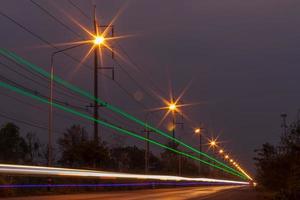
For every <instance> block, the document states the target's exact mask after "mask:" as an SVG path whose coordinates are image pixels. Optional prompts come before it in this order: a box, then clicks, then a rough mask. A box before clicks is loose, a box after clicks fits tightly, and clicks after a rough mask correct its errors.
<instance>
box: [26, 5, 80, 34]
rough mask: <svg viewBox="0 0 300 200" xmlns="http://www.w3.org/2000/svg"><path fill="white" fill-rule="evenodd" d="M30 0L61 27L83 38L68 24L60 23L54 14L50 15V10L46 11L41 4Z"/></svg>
mask: <svg viewBox="0 0 300 200" xmlns="http://www.w3.org/2000/svg"><path fill="white" fill-rule="evenodd" d="M30 1H31V3H33V4H34V5H36V6H37V7H38V8H40V9H41V10H42V11H44V12H45V13H47V15H49V16H50V17H51V18H52V19H54V20H55V21H56V22H57V23H59V24H60V25H62V26H63V27H65V28H66V29H67V30H69V31H70V32H72V33H73V34H75V35H76V36H77V37H80V38H83V37H82V35H80V34H78V33H77V32H76V31H74V30H73V29H72V28H70V27H69V26H67V25H66V24H65V23H62V22H61V20H59V19H58V18H57V17H55V16H54V15H52V14H51V13H50V12H48V10H47V9H45V8H44V7H43V6H41V5H40V4H38V3H37V2H35V1H33V0H30Z"/></svg>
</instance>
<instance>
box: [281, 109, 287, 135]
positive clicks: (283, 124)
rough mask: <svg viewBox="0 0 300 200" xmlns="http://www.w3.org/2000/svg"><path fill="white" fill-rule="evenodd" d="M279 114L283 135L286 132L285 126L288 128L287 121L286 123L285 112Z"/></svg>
mask: <svg viewBox="0 0 300 200" xmlns="http://www.w3.org/2000/svg"><path fill="white" fill-rule="evenodd" d="M280 116H281V118H282V123H281V128H282V133H283V136H285V135H286V134H287V128H288V126H287V123H286V117H287V114H285V113H283V114H281V115H280Z"/></svg>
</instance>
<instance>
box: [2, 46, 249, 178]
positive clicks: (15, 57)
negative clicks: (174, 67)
mask: <svg viewBox="0 0 300 200" xmlns="http://www.w3.org/2000/svg"><path fill="white" fill-rule="evenodd" d="M0 53H1V54H2V55H4V56H5V57H8V58H10V59H12V60H14V61H16V62H18V63H19V64H21V65H26V66H27V67H29V68H30V69H31V70H34V71H36V72H38V73H39V74H41V75H43V76H45V77H47V78H50V77H51V75H50V73H49V72H47V71H45V70H43V69H42V68H40V67H38V66H36V65H34V64H32V63H30V62H28V61H27V60H25V59H23V58H21V57H20V56H18V55H16V54H15V53H13V52H11V51H9V50H6V49H3V48H0ZM53 80H54V81H55V82H57V83H59V84H61V85H63V86H65V87H66V88H69V89H71V90H73V91H74V92H76V93H78V94H80V95H82V96H84V97H87V98H89V99H91V100H93V101H95V100H96V101H97V102H98V103H99V104H100V105H103V106H104V107H106V108H107V109H109V110H111V111H113V112H115V113H117V114H120V115H122V116H123V117H125V118H127V119H130V120H131V121H134V122H136V123H138V124H139V125H141V126H144V127H145V128H147V129H149V130H152V131H153V132H155V133H157V134H160V135H162V136H164V137H166V138H168V139H170V140H173V141H175V142H176V143H178V144H180V145H182V146H184V147H186V148H187V149H189V150H191V151H193V152H195V153H198V154H200V155H202V156H204V157H206V158H208V159H210V160H212V161H214V162H216V163H218V164H219V165H221V166H223V167H225V168H227V169H228V170H230V171H232V172H235V173H238V174H240V175H242V176H244V174H242V173H241V172H239V171H237V170H235V169H233V168H232V167H230V166H228V165H226V164H224V163H222V162H220V161H219V160H217V159H215V158H213V157H211V156H209V155H208V154H206V153H203V152H202V151H199V150H198V149H195V148H193V147H192V146H189V145H188V144H186V143H184V142H182V141H180V140H178V139H176V138H173V137H172V136H171V135H169V134H167V133H165V132H163V131H161V130H159V129H157V128H155V127H153V126H151V125H149V124H147V123H145V122H143V121H141V120H139V119H137V118H136V117H134V116H132V115H130V114H128V113H126V112H124V111H122V110H120V109H119V108H117V107H115V106H113V105H110V104H108V103H107V102H105V101H103V100H101V99H99V98H97V99H96V98H95V97H94V96H93V95H91V94H90V93H89V92H86V91H84V90H82V89H81V88H79V87H76V86H74V85H72V84H70V83H69V82H67V81H65V80H63V79H61V78H60V77H58V76H54V77H53ZM244 177H245V176H244Z"/></svg>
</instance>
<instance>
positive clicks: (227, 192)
mask: <svg viewBox="0 0 300 200" xmlns="http://www.w3.org/2000/svg"><path fill="white" fill-rule="evenodd" d="M6 199H7V198H6ZM8 199H9V200H50V199H51V200H98V199H100V200H101V199H105V200H119V199H126V200H155V199H166V200H198V199H199V200H202V199H205V200H225V199H230V200H240V199H242V200H258V198H257V194H256V193H255V191H253V189H251V188H249V187H248V186H210V187H185V188H172V189H170V188H168V189H145V190H132V191H114V192H101V193H93V194H71V195H55V196H39V197H17V198H16V197H14V198H8ZM0 200H3V199H1V198H0Z"/></svg>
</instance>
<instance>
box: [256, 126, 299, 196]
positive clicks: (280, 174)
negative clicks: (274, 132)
mask: <svg viewBox="0 0 300 200" xmlns="http://www.w3.org/2000/svg"><path fill="white" fill-rule="evenodd" d="M298 125H299V124H296V123H295V124H292V125H291V126H290V127H289V129H288V133H287V134H286V135H283V136H282V138H281V142H280V144H279V145H277V146H273V145H271V144H268V143H266V144H263V145H262V148H261V149H258V150H256V153H257V157H256V158H254V159H255V161H256V167H257V181H258V183H259V184H260V185H261V186H262V187H264V188H265V189H268V190H272V191H275V192H278V194H277V196H276V199H291V200H292V199H300V196H299V195H300V127H299V126H298Z"/></svg>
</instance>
